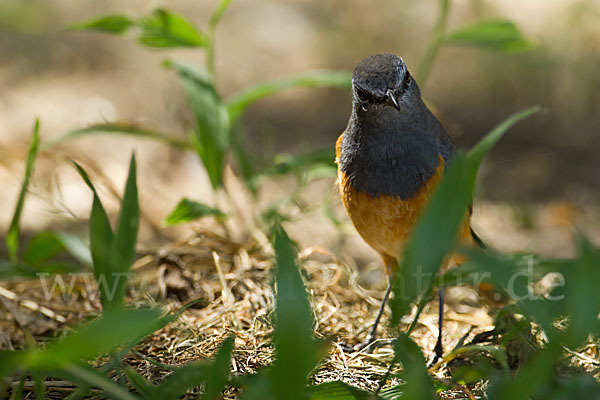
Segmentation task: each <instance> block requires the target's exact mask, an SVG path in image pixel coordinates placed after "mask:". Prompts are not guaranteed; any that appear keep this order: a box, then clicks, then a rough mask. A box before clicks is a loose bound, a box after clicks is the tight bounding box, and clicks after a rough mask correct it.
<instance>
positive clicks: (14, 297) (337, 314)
mask: <svg viewBox="0 0 600 400" xmlns="http://www.w3.org/2000/svg"><path fill="white" fill-rule="evenodd" d="M142 252H143V253H144V255H142V257H141V258H139V259H138V260H137V262H136V263H135V265H134V275H133V279H132V284H131V286H130V289H129V294H128V298H129V302H130V303H131V304H142V303H151V304H155V305H159V306H161V307H163V308H164V309H165V311H176V310H178V309H180V308H181V307H182V306H183V305H185V304H187V303H189V302H190V301H195V304H194V305H193V306H191V307H190V308H188V309H187V310H186V311H184V312H183V314H182V315H181V317H180V318H179V319H178V320H177V321H176V322H174V323H172V324H171V325H169V326H167V327H165V328H163V329H162V330H160V331H157V332H155V333H154V334H153V335H151V336H150V337H148V338H146V339H145V340H144V341H143V342H142V343H140V344H139V345H138V346H136V347H135V351H134V352H133V353H132V354H130V355H128V356H127V357H126V359H125V360H124V361H125V362H126V363H127V364H129V365H132V366H134V367H135V368H136V369H137V370H138V371H139V372H140V373H141V374H143V375H144V376H145V377H146V378H148V379H150V380H151V381H154V382H156V381H159V380H161V379H162V378H164V377H165V376H166V375H167V374H168V373H169V369H168V368H169V366H175V365H182V364H185V363H188V362H190V361H195V360H200V359H204V358H207V357H210V356H211V355H212V354H213V353H214V351H215V350H216V349H217V348H218V346H219V344H220V343H221V342H222V341H223V340H224V339H225V338H226V337H227V336H228V335H234V336H235V350H234V357H233V360H232V366H231V369H232V372H233V373H234V374H247V373H254V372H256V371H258V370H259V369H260V368H262V367H264V366H266V365H269V364H270V363H271V362H272V361H273V347H272V344H271V334H272V332H273V326H272V324H271V314H272V312H273V306H274V293H273V288H272V280H271V267H272V262H271V254H270V250H269V249H265V248H260V247H259V246H257V245H256V244H253V243H235V242H233V241H231V240H228V239H226V238H225V237H223V236H221V235H219V234H217V233H215V232H213V231H209V230H204V229H201V228H196V232H195V234H194V235H193V236H192V237H191V238H190V239H189V240H187V241H183V242H178V243H171V244H169V245H167V246H163V247H161V248H159V249H146V250H143V251H142ZM300 260H301V266H302V271H303V273H304V276H305V278H306V284H307V288H308V291H309V294H310V301H311V303H312V306H313V311H314V320H315V331H316V334H317V335H318V336H320V337H324V338H328V339H331V340H332V343H333V344H332V345H331V346H330V349H329V353H328V355H327V357H325V358H324V360H323V362H322V363H321V365H320V366H319V367H318V368H317V369H316V370H315V371H314V374H313V376H312V378H311V379H312V381H313V382H314V383H321V382H326V381H331V380H341V381H344V382H347V383H349V384H351V385H354V386H357V387H360V388H363V389H368V390H377V388H378V387H379V385H380V382H381V380H382V378H383V377H384V376H385V374H386V372H387V370H388V368H389V365H390V362H391V360H392V358H393V349H392V346H391V338H393V332H389V331H385V329H382V332H381V334H380V339H379V341H378V346H377V348H376V349H375V351H374V352H373V354H367V353H366V352H358V353H344V352H342V350H341V347H340V345H339V342H340V341H346V342H349V343H356V342H359V341H361V340H362V339H364V337H365V336H366V330H367V328H368V327H369V325H370V324H371V323H372V322H373V320H374V317H375V314H376V311H377V308H378V305H379V302H380V299H381V297H382V296H383V288H382V287H381V285H376V286H373V287H366V286H362V285H361V284H359V282H360V279H359V271H358V270H356V269H355V268H353V267H352V266H348V265H345V264H343V263H342V262H340V261H339V260H337V259H336V258H335V257H334V256H333V255H331V254H330V253H329V252H328V251H326V250H324V249H320V248H306V249H303V250H302V251H301V252H300ZM71 279H74V281H73V283H74V284H73V289H74V290H73V292H72V293H71V295H70V296H65V297H63V296H62V295H61V292H60V290H54V292H52V293H51V296H50V297H49V298H48V299H46V298H44V287H43V281H41V280H27V281H12V282H5V283H3V284H2V286H1V291H0V302H1V305H2V307H0V349H15V348H20V347H23V346H25V345H26V343H27V342H28V341H29V340H30V338H32V339H34V340H36V341H42V342H43V341H45V340H47V339H48V338H51V337H54V336H56V335H59V334H60V332H63V331H65V330H68V329H69V327H70V326H73V325H75V324H76V323H77V322H78V321H81V320H82V319H84V318H87V317H89V316H90V315H94V314H98V313H99V312H100V302H99V298H98V293H97V291H96V290H95V289H94V287H93V284H91V282H93V279H92V277H91V276H86V275H80V276H76V277H74V278H73V277H72V276H63V280H64V282H65V283H67V284H68V283H69V282H70V280H71ZM50 284H51V277H49V278H48V279H47V283H46V285H47V286H49V285H50ZM410 321H411V318H406V319H405V320H404V321H403V322H402V324H401V327H402V328H403V329H405V328H406V327H407V326H408V323H410ZM383 326H384V327H385V323H384V325H383ZM493 328H494V326H493V319H492V318H491V317H490V315H489V312H488V309H487V308H486V307H485V306H484V305H482V304H481V303H480V302H479V301H478V297H477V295H476V293H475V292H474V291H473V290H471V289H469V288H465V287H456V288H451V289H450V290H449V291H448V294H447V308H446V314H445V327H444V346H445V350H446V352H448V351H450V350H452V349H453V348H455V347H456V346H457V345H458V344H461V343H466V342H469V341H470V340H472V339H473V338H475V337H476V335H477V334H480V333H482V332H485V331H488V330H491V329H493ZM436 335H437V305H436V304H435V302H431V303H430V304H429V305H428V306H426V308H425V310H424V312H423V313H422V315H421V317H420V319H419V324H418V326H417V328H416V329H415V331H414V332H413V334H412V337H413V339H414V340H415V341H416V342H417V343H418V344H419V346H420V347H421V348H422V349H423V351H424V353H425V354H426V355H428V354H431V352H432V350H433V345H434V344H435V339H436ZM488 340H489V341H491V342H492V343H494V339H493V338H492V339H488ZM496 343H497V339H496ZM533 345H534V346H535V340H533ZM514 348H515V349H518V348H519V347H518V346H517V344H515V347H514ZM579 350H580V351H571V353H569V358H570V359H571V360H572V363H573V364H574V365H577V366H578V367H579V368H582V369H585V370H587V371H590V372H594V373H595V374H598V369H599V365H600V361H599V360H600V355H599V346H598V344H597V343H596V344H593V343H592V344H590V345H589V346H587V347H586V348H585V349H579ZM516 353H517V354H516V355H515V357H516V358H515V359H514V360H513V362H514V363H516V365H517V366H518V363H519V357H522V355H520V353H519V352H518V351H517V352H516ZM461 362H467V363H468V362H472V359H470V358H469V357H467V356H464V357H461V358H460V359H458V360H454V361H452V362H451V363H449V364H448V365H449V366H448V365H446V364H444V365H437V366H436V367H434V368H433V369H432V373H433V374H434V375H435V376H436V377H437V378H438V379H440V380H441V381H445V380H446V378H448V376H449V375H448V374H449V368H450V369H452V368H453V367H455V366H456V365H457V363H461ZM394 368H398V367H397V366H396V367H394ZM395 383H397V380H396V378H392V379H388V380H387V382H385V386H390V385H392V384H395ZM15 384H16V383H15ZM28 388H31V385H30V384H29V383H28V384H27V385H26V386H25V389H28ZM484 388H485V384H484V383H483V382H480V383H479V384H477V385H475V386H472V387H470V388H466V387H457V388H456V390H450V391H446V392H443V393H440V397H442V398H456V396H462V398H465V397H466V398H473V396H474V395H478V394H479V395H481V394H482V391H483V390H484ZM73 389H74V387H73V386H72V385H71V384H70V383H69V382H65V381H51V382H48V393H47V396H48V397H49V398H63V397H65V396H66V395H67V394H68V393H69V392H71V391H72V390H73ZM238 395H239V393H238V392H237V390H236V389H235V388H230V389H229V390H228V391H227V392H226V393H225V397H224V398H237V396H238Z"/></svg>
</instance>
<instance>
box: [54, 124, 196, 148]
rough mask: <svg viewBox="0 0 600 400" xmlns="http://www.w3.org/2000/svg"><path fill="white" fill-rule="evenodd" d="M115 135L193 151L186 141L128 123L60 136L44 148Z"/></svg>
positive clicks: (94, 125)
mask: <svg viewBox="0 0 600 400" xmlns="http://www.w3.org/2000/svg"><path fill="white" fill-rule="evenodd" d="M100 133H102V134H106V133H108V134H115V135H129V136H134V137H137V138H140V139H152V140H156V141H158V142H163V143H165V144H168V145H169V146H172V147H175V148H178V149H183V150H191V149H192V146H191V145H190V144H189V143H188V142H185V141H181V140H178V139H175V138H174V135H168V134H165V133H162V132H158V131H155V130H152V129H149V128H146V127H143V126H139V125H135V124H130V123H127V122H108V123H101V124H93V125H90V126H88V127H87V128H81V129H76V130H73V131H70V132H67V133H65V134H64V135H62V136H60V137H59V138H58V139H55V140H53V141H50V142H47V143H45V144H44V145H43V146H42V148H44V149H48V148H50V147H53V146H55V145H57V144H60V143H63V142H66V141H68V140H73V139H79V138H82V137H86V136H89V135H95V134H100Z"/></svg>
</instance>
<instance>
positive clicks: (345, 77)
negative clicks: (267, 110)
mask: <svg viewBox="0 0 600 400" xmlns="http://www.w3.org/2000/svg"><path fill="white" fill-rule="evenodd" d="M294 87H337V88H344V89H349V88H351V87H352V79H351V75H350V73H349V72H346V71H309V72H306V73H304V74H301V75H297V76H291V77H288V78H283V79H278V80H274V81H268V82H262V83H259V84H258V85H256V86H252V87H250V88H248V89H245V90H243V91H241V92H239V93H237V94H235V95H233V96H232V97H231V98H230V99H229V100H227V109H228V113H229V118H230V119H231V123H232V124H233V123H234V122H235V121H237V120H238V119H239V117H240V116H241V115H242V113H243V112H244V110H245V109H246V107H248V106H249V105H250V104H252V103H254V102H255V101H257V100H259V99H262V98H263V97H266V96H270V95H273V94H275V93H279V92H282V91H284V90H287V89H290V88H294Z"/></svg>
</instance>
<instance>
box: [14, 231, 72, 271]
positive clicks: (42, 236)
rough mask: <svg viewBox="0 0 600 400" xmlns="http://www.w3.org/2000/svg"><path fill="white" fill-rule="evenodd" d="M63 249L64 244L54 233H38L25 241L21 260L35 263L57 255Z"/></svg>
mask: <svg viewBox="0 0 600 400" xmlns="http://www.w3.org/2000/svg"><path fill="white" fill-rule="evenodd" d="M64 250H65V246H64V245H63V243H62V241H61V240H60V238H59V237H58V236H56V235H55V234H54V233H52V232H42V233H38V234H37V235H35V236H34V237H33V238H32V239H31V240H30V241H29V243H27V246H26V247H25V251H24V252H23V261H24V262H26V263H28V264H32V265H36V264H39V263H42V262H44V261H47V260H48V259H50V258H52V257H55V256H57V255H58V254H60V253H62V252H63V251H64Z"/></svg>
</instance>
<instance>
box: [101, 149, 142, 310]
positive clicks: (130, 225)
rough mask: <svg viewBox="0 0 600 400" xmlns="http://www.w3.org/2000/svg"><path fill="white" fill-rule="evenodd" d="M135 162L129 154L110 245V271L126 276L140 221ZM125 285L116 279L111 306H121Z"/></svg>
mask: <svg viewBox="0 0 600 400" xmlns="http://www.w3.org/2000/svg"><path fill="white" fill-rule="evenodd" d="M136 176H137V171H136V162H135V154H134V155H132V156H131V161H130V164H129V174H128V176H127V183H126V184H125V193H124V194H123V201H122V203H121V212H120V215H119V222H118V226H117V233H116V235H115V239H114V240H113V241H112V245H111V250H110V253H111V266H112V271H111V273H116V274H122V276H124V277H125V276H126V274H128V273H129V271H130V269H131V265H132V264H133V260H134V258H135V245H136V242H137V233H138V228H139V223H140V208H139V202H138V191H137V183H136ZM126 286H127V280H126V279H118V280H117V281H116V288H115V295H114V297H113V299H112V300H111V299H109V300H111V301H110V304H111V307H119V308H120V307H122V306H123V297H124V296H125V289H126Z"/></svg>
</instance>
